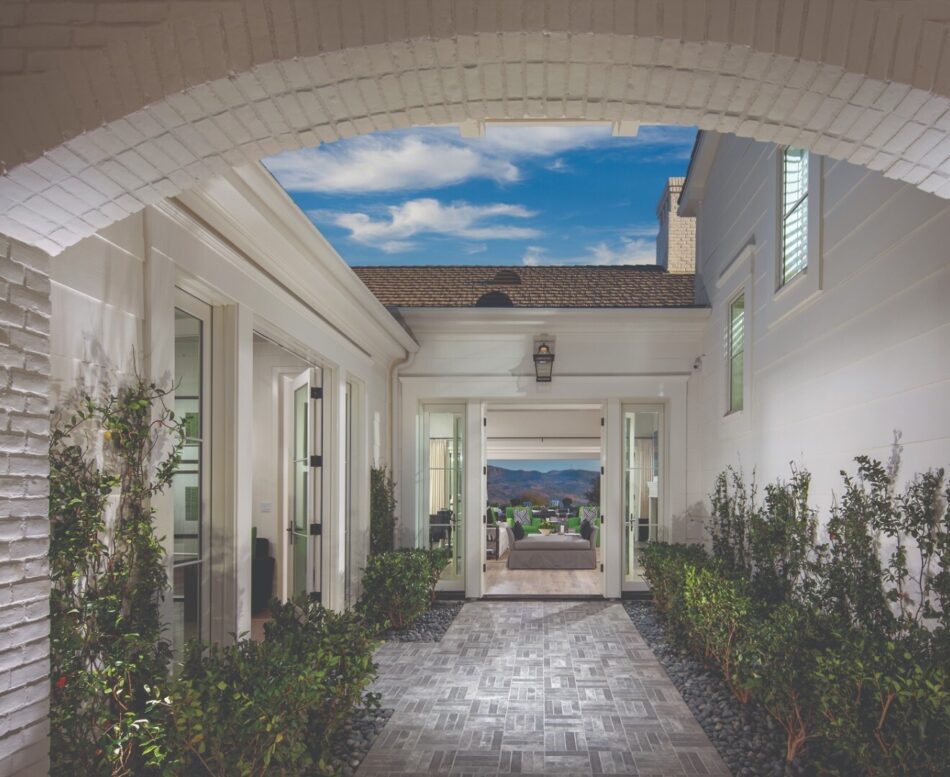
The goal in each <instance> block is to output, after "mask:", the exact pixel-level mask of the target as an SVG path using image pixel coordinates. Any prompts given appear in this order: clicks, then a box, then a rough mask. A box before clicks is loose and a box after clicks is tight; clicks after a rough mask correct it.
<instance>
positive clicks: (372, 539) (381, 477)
mask: <svg viewBox="0 0 950 777" xmlns="http://www.w3.org/2000/svg"><path fill="white" fill-rule="evenodd" d="M395 540H396V482H395V481H394V480H393V479H392V476H391V475H390V474H389V471H388V470H387V469H386V468H385V467H371V468H370V471H369V552H370V554H371V555H372V554H376V553H385V552H386V551H389V550H392V549H393V543H394V542H395Z"/></svg>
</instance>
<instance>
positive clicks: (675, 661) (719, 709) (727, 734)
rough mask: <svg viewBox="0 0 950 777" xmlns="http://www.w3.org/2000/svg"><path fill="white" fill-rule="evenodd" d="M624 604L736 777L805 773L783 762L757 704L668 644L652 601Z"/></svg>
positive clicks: (778, 739) (779, 738) (775, 729)
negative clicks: (739, 696) (743, 699)
mask: <svg viewBox="0 0 950 777" xmlns="http://www.w3.org/2000/svg"><path fill="white" fill-rule="evenodd" d="M624 608H625V609H626V611H627V614H628V615H629V616H630V620H632V621H633V625H634V626H636V627H637V630H638V631H639V632H640V634H641V635H642V636H643V638H644V639H645V640H646V642H647V644H648V645H649V646H650V649H651V650H653V654H654V655H655V656H656V657H657V660H659V662H660V663H661V664H662V665H663V667H664V669H666V673H667V674H668V675H669V677H670V680H672V681H673V685H675V686H676V687H677V689H678V690H679V692H680V694H682V696H683V699H684V700H685V701H686V704H687V705H688V706H689V708H690V710H691V711H692V713H693V715H694V716H695V717H696V720H697V721H699V724H700V725H701V726H702V727H703V730H704V731H705V732H706V736H708V737H709V739H710V741H711V742H712V743H713V744H714V745H715V746H716V749H717V750H718V751H719V754H720V755H721V756H722V759H723V760H724V761H725V762H726V764H727V765H728V766H729V768H730V769H731V770H732V773H733V775H735V777H805V775H807V774H808V772H807V770H805V769H804V768H803V767H801V766H800V765H799V764H797V763H792V764H788V763H786V761H785V734H784V732H783V731H782V729H781V727H780V726H779V725H778V723H776V722H775V720H774V719H773V718H772V717H771V716H770V715H769V714H768V712H766V711H765V709H764V708H763V707H762V705H760V704H757V703H755V702H750V703H748V704H742V703H740V702H739V701H738V699H736V697H735V696H734V695H733V693H732V691H730V690H729V686H727V685H726V682H725V680H723V679H722V676H721V675H720V674H718V673H717V672H716V671H714V670H710V669H708V668H707V667H705V666H703V664H702V662H700V661H697V660H696V659H694V658H693V657H691V656H688V655H683V654H681V653H680V652H679V651H677V650H676V649H675V648H674V647H673V646H672V645H671V644H670V642H669V640H668V639H667V637H666V633H665V631H664V627H663V616H662V615H661V614H660V613H658V612H657V611H656V610H655V609H654V607H653V605H652V604H650V603H649V602H641V601H625V602H624Z"/></svg>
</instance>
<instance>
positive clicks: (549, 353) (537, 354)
mask: <svg viewBox="0 0 950 777" xmlns="http://www.w3.org/2000/svg"><path fill="white" fill-rule="evenodd" d="M553 371H554V347H553V343H551V342H550V341H548V340H540V341H538V342H536V343H535V346H534V375H535V378H536V379H537V382H538V383H550V382H551V374H552V373H553Z"/></svg>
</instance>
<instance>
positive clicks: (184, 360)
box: [169, 290, 211, 656]
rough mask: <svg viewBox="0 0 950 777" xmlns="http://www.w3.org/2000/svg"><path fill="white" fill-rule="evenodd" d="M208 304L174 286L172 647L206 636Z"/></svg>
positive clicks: (178, 650)
mask: <svg viewBox="0 0 950 777" xmlns="http://www.w3.org/2000/svg"><path fill="white" fill-rule="evenodd" d="M210 396H211V307H210V306H209V305H207V304H206V303H204V302H202V301H200V300H198V299H196V298H195V297H192V296H191V295H190V294H187V293H185V292H184V291H181V290H178V291H177V292H176V297H175V406H174V410H175V415H176V417H178V418H180V419H181V420H182V422H183V424H184V432H185V442H184V447H183V448H182V454H181V465H180V466H179V468H178V470H177V471H176V472H175V475H174V476H173V479H172V494H173V499H174V531H173V554H172V622H171V624H170V629H169V631H170V636H171V642H172V649H173V650H174V652H175V654H176V655H178V656H181V655H182V651H183V648H184V646H185V643H186V642H188V641H189V640H192V639H207V638H208V635H209V623H208V617H207V616H208V609H209V603H210V599H211V597H210V580H209V572H210V570H209V563H206V562H207V561H208V558H209V550H210V549H209V544H210V542H209V537H210V524H211V517H210V505H211V466H210V464H211V460H210V439H211V413H210V405H209V403H210Z"/></svg>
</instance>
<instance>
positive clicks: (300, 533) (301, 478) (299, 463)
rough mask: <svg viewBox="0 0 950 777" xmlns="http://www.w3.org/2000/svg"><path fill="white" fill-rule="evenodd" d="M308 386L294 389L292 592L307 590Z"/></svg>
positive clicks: (308, 504)
mask: <svg viewBox="0 0 950 777" xmlns="http://www.w3.org/2000/svg"><path fill="white" fill-rule="evenodd" d="M309 423H310V387H309V386H307V385H304V386H300V387H299V388H298V389H297V390H296V391H294V467H293V472H294V499H293V537H292V538H291V541H292V543H293V559H292V562H293V582H292V585H293V594H294V595H297V594H300V593H305V592H306V591H307V544H308V540H309V535H308V534H307V523H308V522H309V514H310V509H309V508H310V489H309V486H310V484H309V478H310V435H309Z"/></svg>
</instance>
